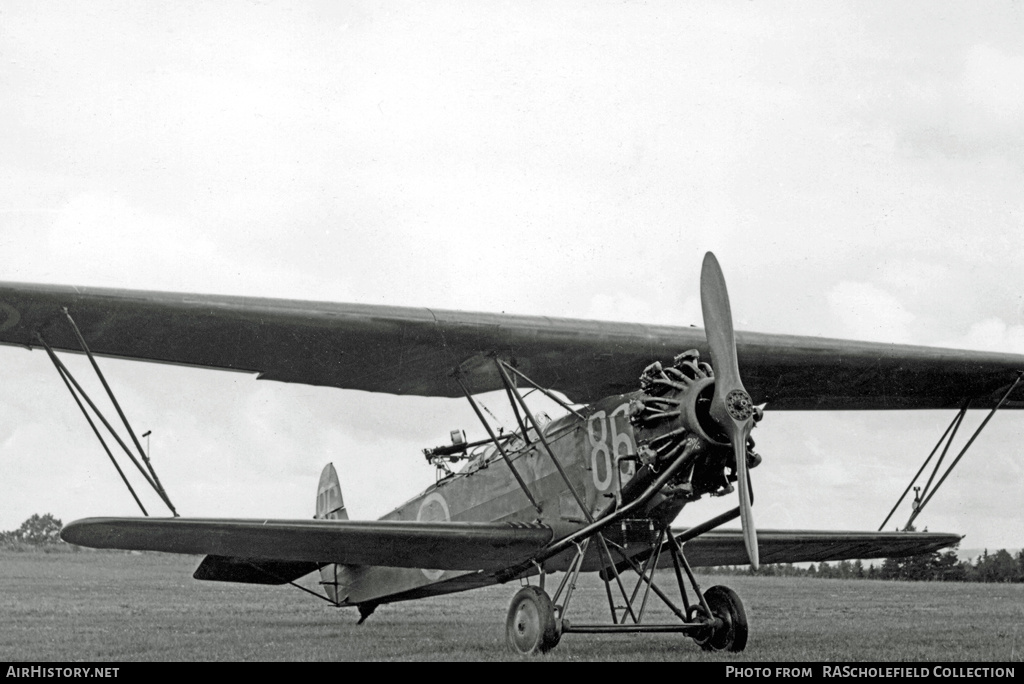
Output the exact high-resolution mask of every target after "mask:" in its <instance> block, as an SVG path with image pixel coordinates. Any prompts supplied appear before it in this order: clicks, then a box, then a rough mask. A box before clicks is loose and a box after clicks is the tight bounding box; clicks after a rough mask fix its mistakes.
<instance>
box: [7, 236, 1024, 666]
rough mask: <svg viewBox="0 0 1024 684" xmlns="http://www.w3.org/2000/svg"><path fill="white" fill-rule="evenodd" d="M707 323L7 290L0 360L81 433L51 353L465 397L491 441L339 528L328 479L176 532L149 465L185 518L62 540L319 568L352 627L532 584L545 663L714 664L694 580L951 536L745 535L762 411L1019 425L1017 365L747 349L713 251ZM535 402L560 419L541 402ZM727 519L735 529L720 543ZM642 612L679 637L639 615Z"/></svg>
mask: <svg viewBox="0 0 1024 684" xmlns="http://www.w3.org/2000/svg"><path fill="white" fill-rule="evenodd" d="M701 305H702V311H703V317H704V326H705V327H704V329H700V328H693V327H690V328H681V327H668V326H653V325H640V324H626V323H607V322H595V321H584V320H570V319H555V318H545V317H530V316H516V315H504V314H502V315H497V314H483V313H466V312H455V311H440V310H428V309H413V308H400V307H388V306H367V305H355V304H328V303H322V302H302V301H285V300H273V299H257V298H247V297H228V296H206V295H190V294H168V293H154V292H138V291H124V290H109V289H91V288H73V287H59V286H48V285H30V284H12V283H7V284H0V343H3V344H9V345H21V346H24V347H26V348H29V349H45V350H46V353H48V354H49V355H50V357H51V360H53V362H54V364H55V366H57V369H58V371H59V372H60V375H61V377H62V378H63V379H64V380H65V383H66V384H67V385H68V388H69V390H71V393H72V395H73V396H75V398H76V401H78V403H79V406H80V407H82V409H83V412H85V413H86V417H87V418H88V417H89V415H90V414H89V413H88V412H87V411H86V410H85V407H84V405H83V404H82V398H84V397H83V395H84V392H83V391H82V390H81V387H80V385H78V383H77V382H76V381H74V379H73V378H72V377H71V375H70V372H69V371H67V369H66V367H65V366H64V365H63V363H62V362H61V361H60V360H59V358H58V357H57V356H56V354H55V351H67V352H77V353H86V354H88V356H89V358H90V360H92V361H93V365H94V367H95V369H96V371H97V373H99V372H100V371H99V367H98V366H97V365H96V364H95V358H94V355H95V356H106V357H117V358H127V359H140V360H145V361H152V362H163V363H174V364H186V365H191V366H200V367H206V368H214V369H229V370H233V371H246V372H250V373H254V374H256V375H257V377H258V378H259V379H263V380H277V381H280V382H297V383H306V384H310V385H322V386H331V387H338V388H344V389H355V390H364V391H369V392H388V393H393V394H412V395H423V396H436V397H460V396H462V397H465V399H466V400H467V401H468V402H469V403H470V405H471V406H472V407H473V409H474V411H475V413H476V415H477V416H478V418H479V419H480V422H481V425H482V428H483V431H484V432H485V433H486V436H484V437H482V438H480V439H477V440H475V441H469V440H467V439H466V437H465V434H464V433H463V432H461V431H456V432H454V433H452V435H451V444H446V445H444V446H440V447H434V448H429V449H425V450H424V454H425V456H426V458H427V460H428V461H429V462H430V463H433V464H434V465H435V466H437V467H438V468H439V471H438V473H439V477H438V478H437V481H436V483H435V484H434V485H432V486H430V487H429V488H427V490H426V491H424V492H422V493H421V494H419V495H417V496H414V497H413V498H411V499H410V500H408V501H407V502H406V503H404V504H402V505H401V506H399V507H398V508H396V509H394V510H393V511H392V512H391V513H389V514H387V515H385V516H384V517H383V518H381V519H380V520H376V521H357V520H349V519H348V514H347V511H346V509H345V506H344V500H343V496H342V491H341V486H340V483H339V479H338V476H337V473H336V471H335V469H334V467H333V466H332V465H331V464H328V465H327V466H326V467H325V468H324V470H323V473H322V475H321V477H320V482H319V486H318V489H317V493H316V506H315V516H314V517H313V518H312V519H308V520H264V519H255V520H242V519H208V518H184V517H178V515H177V512H176V511H175V510H174V509H173V505H172V504H171V502H170V499H169V497H167V495H166V490H164V488H163V486H162V485H161V484H160V482H159V479H158V478H157V477H156V472H155V471H154V470H153V469H152V465H151V463H149V461H148V460H146V461H145V467H143V465H142V464H140V463H139V462H137V461H136V466H137V467H138V468H139V470H140V472H141V473H142V475H143V476H144V477H145V478H146V479H147V480H148V481H150V483H151V484H152V485H153V486H154V488H155V489H156V490H157V492H158V493H160V495H161V496H162V497H163V498H164V499H165V501H166V502H167V504H168V506H170V507H171V510H172V513H174V516H173V517H164V518H155V517H148V513H147V517H141V518H89V519H84V520H77V521H75V522H72V523H70V524H69V525H67V526H66V527H65V528H64V530H63V532H62V537H63V539H64V540H66V541H68V542H71V543H74V544H79V545H83V546H90V547H97V548H116V549H133V550H154V551H164V552H172V553H182V554H200V555H204V556H205V558H204V559H203V560H202V562H201V563H200V565H199V567H198V568H197V570H196V571H195V574H194V577H195V578H196V579H200V580H214V581H228V582H242V583H256V584H270V585H274V584H286V583H295V582H296V580H298V579H300V578H302V577H305V576H306V575H309V574H313V573H318V574H319V583H320V586H321V587H322V591H323V595H324V596H323V597H324V598H327V599H328V600H330V601H331V602H332V603H333V604H335V605H337V606H354V607H356V608H357V609H358V611H359V613H360V618H359V620H360V622H362V621H363V620H365V619H366V618H367V617H368V616H369V615H370V614H371V613H373V611H374V610H375V609H376V608H377V607H378V606H380V605H382V604H385V603H393V602H398V601H406V600H412V599H418V598H422V597H428V596H437V595H442V594H446V593H450V592H459V591H465V590H468V589H473V588H477V587H482V586H486V585H492V584H497V583H505V582H509V581H513V580H516V581H519V582H520V583H522V584H523V585H524V586H522V587H521V588H520V589H519V590H518V591H517V592H516V593H515V594H514V596H513V598H512V601H511V605H510V607H509V611H508V614H507V620H506V635H507V643H508V646H509V647H510V649H512V650H513V651H514V652H516V653H521V654H529V653H537V652H544V651H547V650H549V649H551V648H553V647H554V646H555V645H556V644H557V643H558V642H559V640H560V639H561V638H562V636H563V635H564V634H568V633H573V632H578V633H613V632H623V633H629V632H676V633H680V634H683V635H685V636H688V637H690V638H692V639H693V640H694V641H695V642H696V643H697V644H699V645H700V646H701V647H702V648H704V649H708V650H731V651H742V650H743V649H744V647H745V645H746V643H747V635H748V624H747V618H746V614H745V611H744V608H743V604H742V602H741V600H740V598H739V597H738V596H737V594H736V593H735V592H734V591H732V590H731V589H729V588H727V587H725V586H713V587H710V588H708V589H707V590H706V591H705V590H702V589H701V587H700V586H699V583H698V581H697V578H696V576H695V575H694V573H693V570H692V568H694V567H696V566H708V565H736V564H746V563H749V564H750V565H751V566H752V567H754V568H757V567H758V565H759V564H760V563H783V562H801V561H815V562H818V561H834V560H844V559H855V558H860V559H868V558H885V557H898V556H906V555H913V554H918V553H923V552H928V551H933V550H936V549H940V548H944V547H947V546H950V545H952V544H955V543H956V542H957V541H959V539H960V537H959V536H958V535H955V534H944V533H918V532H913V531H906V532H898V531H893V532H827V531H821V532H818V531H784V530H774V531H773V530H762V531H760V532H758V531H756V530H755V525H754V517H753V512H752V511H753V508H752V505H753V503H754V490H753V487H752V484H751V477H750V474H751V471H752V470H754V469H755V468H756V467H757V466H759V465H760V464H761V462H762V457H761V455H760V454H758V453H757V452H756V451H755V444H754V441H753V439H752V437H751V433H752V430H753V428H754V427H755V426H757V425H758V424H759V423H760V422H761V420H762V418H763V417H764V415H765V414H766V412H768V413H769V414H770V412H772V411H819V410H850V409H864V410H890V409H891V410H913V409H956V410H959V411H960V414H958V415H960V416H961V418H962V413H963V412H964V411H966V410H967V406H968V405H970V406H971V407H972V408H990V409H992V410H995V409H996V408H998V407H1001V406H1003V407H1011V408H1022V407H1024V401H1022V399H1024V397H1022V396H1021V393H1020V392H1018V391H1017V386H1018V383H1019V381H1020V371H1021V370H1022V369H1024V356H1020V355H1013V354H1003V353H986V352H970V351H959V350H950V349H937V348H927V347H920V346H907V345H892V344H878V343H869V342H856V341H847V340H836V339H824V338H814V337H797V336H787V335H775V334H759V333H744V332H735V331H734V330H733V323H732V314H731V309H730V303H729V298H728V293H727V290H726V285H725V279H724V277H723V275H722V271H721V269H720V267H719V265H718V262H717V260H716V259H715V257H714V256H713V255H712V254H711V253H708V254H707V255H706V256H705V259H704V264H703V268H702V273H701ZM741 370H742V376H741ZM101 379H102V375H101ZM104 386H105V387H106V386H107V383H106V381H105V380H104ZM108 389H109V388H108ZM524 389H528V390H529V391H539V392H541V393H543V394H544V395H545V396H547V397H548V398H549V399H550V400H551V401H552V402H554V403H556V404H557V405H559V406H560V407H561V408H562V409H563V413H564V415H561V416H560V417H556V418H555V419H550V418H548V417H547V416H546V415H542V414H541V413H540V412H539V411H537V410H536V409H535V408H531V405H530V402H527V401H526V400H525V399H524ZM492 391H503V392H504V394H505V396H506V397H507V399H508V401H509V402H510V404H511V408H512V411H513V413H514V415H515V421H516V426H515V427H514V428H511V429H508V430H503V429H497V428H495V427H494V426H493V425H492V424H491V422H489V421H488V420H487V419H486V417H485V416H484V413H483V411H482V410H481V407H480V406H479V404H478V402H477V400H476V398H475V397H476V396H478V395H479V394H480V393H483V392H492ZM111 398H113V395H112V394H111ZM87 401H88V403H89V405H90V406H92V407H93V409H94V411H97V412H98V410H97V409H95V406H94V405H93V403H92V402H91V400H87ZM967 402H970V404H968V403H967ZM115 405H116V401H115ZM118 413H120V414H122V418H124V416H123V412H122V411H121V409H120V408H119V407H118ZM124 422H125V424H126V426H127V419H124ZM769 422H770V421H769ZM104 423H105V424H106V421H105V419H104ZM90 424H93V421H92V420H91V419H90ZM107 426H108V427H109V424H108V425H107ZM94 429H95V426H94ZM97 435H99V431H98V430H97ZM132 439H135V441H136V446H138V450H139V452H140V455H141V456H142V457H143V459H145V456H146V455H145V453H144V452H143V451H142V448H141V446H139V445H138V441H137V439H136V438H134V437H132ZM122 446H124V447H125V449H126V451H129V456H131V453H130V449H128V447H127V446H125V445H124V444H122ZM108 453H109V451H108ZM112 460H113V457H112ZM134 460H135V459H134V458H133V461H134ZM453 465H454V466H455V467H456V468H457V469H458V470H457V472H456V471H453V468H452V466H453ZM118 470H119V472H121V471H120V468H119V469H118ZM122 477H123V473H122ZM125 483H126V484H128V482H127V480H125ZM129 488H130V485H129ZM734 492H735V493H736V494H737V496H738V505H737V506H736V507H735V508H733V509H732V510H730V511H728V512H726V513H723V514H720V515H717V516H714V517H711V518H710V519H707V520H704V521H702V522H696V524H691V526H689V527H685V528H677V527H673V523H674V522H675V521H676V520H677V518H679V517H680V514H681V513H682V512H683V510H684V508H687V506H688V505H689V504H696V502H698V501H700V500H701V499H704V498H706V497H716V496H723V495H730V494H732V493H734ZM133 495H134V491H133ZM136 500H138V499H136ZM139 505H140V507H141V503H140V504H139ZM697 508H698V507H697V506H694V507H693V509H697ZM693 509H689V508H687V515H689V513H690V511H691V510H693ZM143 512H145V510H144V509H143ZM737 518H739V520H740V523H741V527H740V529H739V530H732V529H722V528H721V526H722V525H723V524H725V523H727V522H729V521H732V520H735V519H737ZM659 570H660V571H662V572H661V573H660V574H659V572H658V571H659ZM582 572H596V573H599V576H600V578H601V580H603V582H604V587H605V589H606V594H607V599H608V612H609V619H608V622H607V623H603V622H594V621H591V622H587V621H586V620H580V619H578V618H576V617H575V615H574V614H572V612H571V611H570V601H571V598H572V596H573V592H574V590H575V588H576V584H577V579H578V577H579V574H580V573H582ZM553 573H561V578H560V580H559V581H558V583H557V586H555V581H554V577H552V579H551V581H550V582H548V581H547V580H548V575H552V574H553ZM665 578H668V579H667V580H666V579H665ZM652 596H653V597H656V600H658V601H661V602H662V603H663V604H664V606H667V608H668V610H667V611H666V610H662V611H661V614H669V615H671V616H672V617H671V618H670V619H669V618H659V619H657V620H654V621H652V619H650V614H651V613H653V612H654V611H650V612H649V611H648V610H647V609H648V602H649V599H650V598H651V597H652ZM645 618H647V619H645Z"/></svg>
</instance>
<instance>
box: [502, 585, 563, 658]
mask: <svg viewBox="0 0 1024 684" xmlns="http://www.w3.org/2000/svg"><path fill="white" fill-rule="evenodd" d="M561 636H562V635H561V634H560V633H559V631H558V625H557V623H556V622H555V610H554V607H553V606H552V605H551V599H550V598H548V595H547V594H545V593H544V591H543V590H542V589H540V588H539V587H523V588H522V589H520V590H519V591H518V592H517V593H516V595H515V596H513V597H512V603H511V604H510V605H509V607H508V619H507V620H506V622H505V638H506V642H507V643H508V647H509V650H511V651H512V652H513V653H518V654H520V655H533V654H535V653H545V652H547V651H550V650H551V649H552V648H554V647H555V646H556V645H557V644H558V640H559V639H560V638H561Z"/></svg>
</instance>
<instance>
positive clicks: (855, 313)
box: [828, 281, 915, 342]
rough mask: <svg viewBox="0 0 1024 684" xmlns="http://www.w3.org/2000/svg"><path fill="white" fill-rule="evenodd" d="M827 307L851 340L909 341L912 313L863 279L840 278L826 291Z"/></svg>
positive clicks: (895, 299) (888, 294)
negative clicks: (862, 280) (857, 280)
mask: <svg viewBox="0 0 1024 684" xmlns="http://www.w3.org/2000/svg"><path fill="white" fill-rule="evenodd" d="M828 304H829V309H830V310H831V311H832V315H833V316H834V317H835V318H836V319H837V321H838V322H839V325H840V326H841V328H842V329H843V334H845V335H848V336H850V337H852V338H855V339H860V340H872V341H879V342H910V341H911V340H912V338H913V336H912V334H911V332H910V325H911V323H913V322H914V318H915V317H914V314H913V313H911V312H909V311H908V310H907V309H906V308H905V307H904V306H903V304H901V303H900V300H899V299H897V298H896V297H895V296H894V295H892V294H890V293H889V292H887V291H885V290H883V289H881V288H879V287H877V286H875V285H872V284H870V283H863V282H850V281H843V282H841V283H839V284H838V285H836V286H835V287H833V288H832V289H831V290H830V291H829V293H828Z"/></svg>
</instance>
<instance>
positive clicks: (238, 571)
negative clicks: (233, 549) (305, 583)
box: [192, 556, 320, 584]
mask: <svg viewBox="0 0 1024 684" xmlns="http://www.w3.org/2000/svg"><path fill="white" fill-rule="evenodd" d="M319 567H320V566H318V565H317V564H316V563H310V562H309V561H274V560H260V559H258V558H234V557H230V556H207V557H206V558H204V559H203V562H202V563H200V564H199V567H198V568H196V571H195V573H193V574H192V577H194V578H195V579H197V580H212V581H214V582H242V583H245V584H287V583H288V582H294V581H295V580H297V579H299V578H300V577H303V576H305V575H308V574H309V573H311V572H315V571H316V570H317V568H319Z"/></svg>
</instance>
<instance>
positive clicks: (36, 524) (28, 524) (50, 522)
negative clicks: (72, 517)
mask: <svg viewBox="0 0 1024 684" xmlns="http://www.w3.org/2000/svg"><path fill="white" fill-rule="evenodd" d="M62 527H64V523H62V522H61V521H60V519H59V518H55V517H53V515H51V514H50V513H47V514H45V515H39V514H38V513H37V514H35V515H33V516H32V517H31V518H29V519H28V520H26V521H25V522H23V523H21V527H19V528H18V529H16V530H9V531H7V532H3V531H0V548H3V547H17V546H21V545H25V544H27V545H29V546H46V545H49V544H63V543H64V542H63V541H62V540H61V538H60V530H61V528H62Z"/></svg>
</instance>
